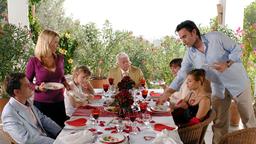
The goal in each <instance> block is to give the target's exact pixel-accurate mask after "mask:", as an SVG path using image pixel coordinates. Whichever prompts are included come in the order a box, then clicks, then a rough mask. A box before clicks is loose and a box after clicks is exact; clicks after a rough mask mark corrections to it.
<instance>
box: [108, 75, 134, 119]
mask: <svg viewBox="0 0 256 144" xmlns="http://www.w3.org/2000/svg"><path fill="white" fill-rule="evenodd" d="M134 85H135V82H134V81H133V80H132V79H131V78H130V77H129V76H125V77H124V78H123V79H122V80H121V82H119V83H118V89H119V93H118V94H116V95H115V100H114V103H113V104H114V105H115V106H116V107H117V109H118V115H119V116H120V117H124V116H125V115H126V112H131V110H132V108H131V106H132V104H133V102H134V100H133V97H132V94H131V93H130V92H129V90H130V89H132V88H133V86H134Z"/></svg>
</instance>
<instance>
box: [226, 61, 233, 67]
mask: <svg viewBox="0 0 256 144" xmlns="http://www.w3.org/2000/svg"><path fill="white" fill-rule="evenodd" d="M232 64H233V62H232V61H231V60H228V61H227V67H228V68H229V67H230V66H231V65H232Z"/></svg>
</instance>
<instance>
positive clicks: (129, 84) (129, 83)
mask: <svg viewBox="0 0 256 144" xmlns="http://www.w3.org/2000/svg"><path fill="white" fill-rule="evenodd" d="M134 86H135V82H134V81H133V80H132V79H131V78H130V77H129V76H125V77H123V79H122V80H121V81H120V82H119V83H118V84H117V87H118V89H119V91H121V90H124V89H125V90H129V89H132V88H133V87H134Z"/></svg>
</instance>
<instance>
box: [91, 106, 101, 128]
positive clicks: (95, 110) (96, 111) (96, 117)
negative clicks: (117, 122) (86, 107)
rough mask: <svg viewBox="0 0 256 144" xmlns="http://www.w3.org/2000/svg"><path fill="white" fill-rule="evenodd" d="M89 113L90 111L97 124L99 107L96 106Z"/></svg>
mask: <svg viewBox="0 0 256 144" xmlns="http://www.w3.org/2000/svg"><path fill="white" fill-rule="evenodd" d="M91 113H92V117H93V118H94V120H95V124H96V125H97V124H98V118H99V116H100V109H98V108H95V109H92V112H91Z"/></svg>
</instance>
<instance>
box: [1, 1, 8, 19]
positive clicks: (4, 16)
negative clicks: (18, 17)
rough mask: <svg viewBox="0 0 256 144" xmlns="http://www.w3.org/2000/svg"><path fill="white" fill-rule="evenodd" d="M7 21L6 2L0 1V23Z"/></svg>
mask: <svg viewBox="0 0 256 144" xmlns="http://www.w3.org/2000/svg"><path fill="white" fill-rule="evenodd" d="M6 20H7V0H1V1H0V23H5V22H6Z"/></svg>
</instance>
